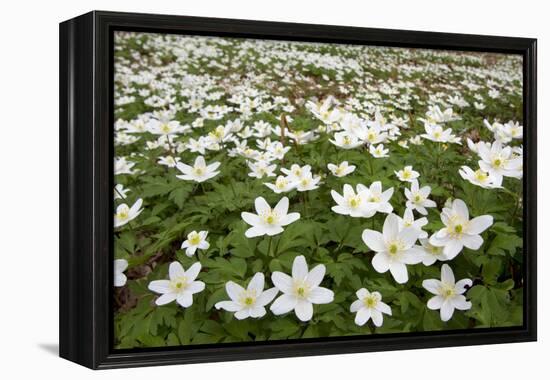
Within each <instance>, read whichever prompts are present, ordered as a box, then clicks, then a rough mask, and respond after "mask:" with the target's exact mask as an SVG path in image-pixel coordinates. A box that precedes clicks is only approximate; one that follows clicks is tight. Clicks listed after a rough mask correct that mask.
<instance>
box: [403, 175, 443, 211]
mask: <svg viewBox="0 0 550 380" xmlns="http://www.w3.org/2000/svg"><path fill="white" fill-rule="evenodd" d="M431 191H432V188H431V187H430V186H423V187H422V188H420V186H419V185H418V181H417V180H413V181H411V188H410V189H405V197H407V203H406V206H407V208H410V209H411V210H416V211H418V212H419V213H421V214H422V215H427V214H428V210H426V208H430V207H435V206H437V205H436V203H435V202H434V201H432V200H431V199H428V197H429V196H430V192H431Z"/></svg>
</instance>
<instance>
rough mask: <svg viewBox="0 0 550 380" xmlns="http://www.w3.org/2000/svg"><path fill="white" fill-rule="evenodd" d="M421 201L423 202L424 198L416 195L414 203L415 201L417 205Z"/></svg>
mask: <svg viewBox="0 0 550 380" xmlns="http://www.w3.org/2000/svg"><path fill="white" fill-rule="evenodd" d="M421 200H422V197H421V196H420V195H419V194H416V195H415V196H414V201H415V202H416V203H418V202H420V201H421Z"/></svg>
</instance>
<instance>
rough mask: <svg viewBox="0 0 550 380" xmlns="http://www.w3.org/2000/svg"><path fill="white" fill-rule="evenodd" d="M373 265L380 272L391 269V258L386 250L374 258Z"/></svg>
mask: <svg viewBox="0 0 550 380" xmlns="http://www.w3.org/2000/svg"><path fill="white" fill-rule="evenodd" d="M372 267H373V268H374V270H375V271H377V272H378V273H385V272H387V271H388V269H390V260H389V257H388V254H387V253H386V252H380V253H377V254H376V255H374V257H373V258H372Z"/></svg>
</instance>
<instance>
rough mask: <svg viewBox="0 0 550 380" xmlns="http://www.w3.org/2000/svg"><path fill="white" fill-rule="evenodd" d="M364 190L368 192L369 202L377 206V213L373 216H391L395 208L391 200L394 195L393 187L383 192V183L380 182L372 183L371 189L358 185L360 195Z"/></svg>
mask: <svg viewBox="0 0 550 380" xmlns="http://www.w3.org/2000/svg"><path fill="white" fill-rule="evenodd" d="M364 190H367V201H368V202H369V203H372V204H374V205H375V206H376V208H375V212H374V213H373V214H372V215H374V214H375V213H376V212H383V213H386V214H389V213H390V212H392V211H393V206H392V205H391V204H390V199H391V197H392V195H393V187H390V188H389V189H387V190H385V191H382V182H380V181H376V182H373V183H371V185H370V187H366V186H365V185H363V184H358V185H357V192H358V193H359V192H363V191H364ZM372 215H370V216H372Z"/></svg>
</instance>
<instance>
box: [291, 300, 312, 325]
mask: <svg viewBox="0 0 550 380" xmlns="http://www.w3.org/2000/svg"><path fill="white" fill-rule="evenodd" d="M294 312H295V313H296V316H297V317H298V319H299V320H300V321H302V322H307V321H309V320H310V319H311V317H313V305H312V304H311V302H308V301H305V300H299V301H298V302H297V303H296V306H295V307H294Z"/></svg>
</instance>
